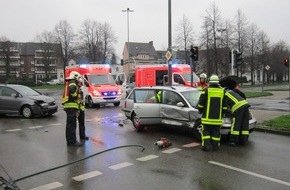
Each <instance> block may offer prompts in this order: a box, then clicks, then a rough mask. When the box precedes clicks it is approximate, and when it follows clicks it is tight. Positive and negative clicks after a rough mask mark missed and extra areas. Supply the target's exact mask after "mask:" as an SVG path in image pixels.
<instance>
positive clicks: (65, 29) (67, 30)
mask: <svg viewBox="0 0 290 190" xmlns="http://www.w3.org/2000/svg"><path fill="white" fill-rule="evenodd" d="M75 36H76V35H75V34H74V32H73V29H72V27H71V25H70V24H69V23H68V22H67V21H66V20H61V21H59V22H58V23H57V24H56V26H55V27H54V38H55V42H56V43H58V44H60V48H61V51H60V53H61V58H62V61H63V72H64V73H65V67H66V66H67V64H68V61H69V60H70V59H71V58H72V56H73V40H74V38H75Z"/></svg>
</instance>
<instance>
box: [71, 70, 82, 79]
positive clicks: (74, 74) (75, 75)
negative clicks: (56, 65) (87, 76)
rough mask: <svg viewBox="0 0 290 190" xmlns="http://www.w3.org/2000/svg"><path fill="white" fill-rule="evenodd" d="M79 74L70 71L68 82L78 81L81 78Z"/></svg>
mask: <svg viewBox="0 0 290 190" xmlns="http://www.w3.org/2000/svg"><path fill="white" fill-rule="evenodd" d="M81 77H82V76H81V74H80V73H78V72H76V71H72V72H71V73H70V74H69V77H68V79H70V80H79V79H80V78H81Z"/></svg>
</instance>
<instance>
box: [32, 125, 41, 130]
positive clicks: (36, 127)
mask: <svg viewBox="0 0 290 190" xmlns="http://www.w3.org/2000/svg"><path fill="white" fill-rule="evenodd" d="M42 127H43V126H41V125H39V126H33V127H28V128H29V129H38V128H42Z"/></svg>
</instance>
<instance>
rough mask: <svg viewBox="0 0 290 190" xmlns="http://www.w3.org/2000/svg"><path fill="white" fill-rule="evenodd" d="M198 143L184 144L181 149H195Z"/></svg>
mask: <svg viewBox="0 0 290 190" xmlns="http://www.w3.org/2000/svg"><path fill="white" fill-rule="evenodd" d="M199 145H200V143H197V142H193V143H190V144H185V145H183V146H182V147H185V148H192V147H196V146H199Z"/></svg>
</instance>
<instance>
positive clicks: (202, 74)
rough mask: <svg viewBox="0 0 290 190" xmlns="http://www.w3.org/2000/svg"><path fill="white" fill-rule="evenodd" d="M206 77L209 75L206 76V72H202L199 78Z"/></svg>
mask: <svg viewBox="0 0 290 190" xmlns="http://www.w3.org/2000/svg"><path fill="white" fill-rule="evenodd" d="M206 77H207V76H206V74H205V73H201V74H200V76H199V78H204V79H206Z"/></svg>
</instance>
